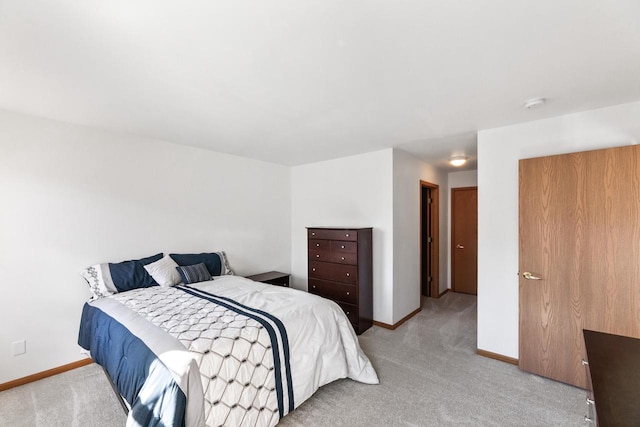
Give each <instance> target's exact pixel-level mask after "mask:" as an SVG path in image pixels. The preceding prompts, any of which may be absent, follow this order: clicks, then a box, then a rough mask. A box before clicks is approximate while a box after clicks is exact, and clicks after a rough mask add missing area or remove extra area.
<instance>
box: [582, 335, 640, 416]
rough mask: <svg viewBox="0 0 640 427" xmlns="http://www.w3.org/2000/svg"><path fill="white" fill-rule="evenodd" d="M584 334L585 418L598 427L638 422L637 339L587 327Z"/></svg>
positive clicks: (639, 342) (639, 370)
mask: <svg viewBox="0 0 640 427" xmlns="http://www.w3.org/2000/svg"><path fill="white" fill-rule="evenodd" d="M583 334H584V342H585V346H586V349H587V359H588V361H587V362H583V363H585V364H586V367H587V374H588V378H590V380H591V382H590V385H591V390H590V392H589V396H588V397H587V402H588V403H589V410H590V413H589V415H588V416H586V417H585V421H588V422H590V423H591V424H595V425H598V426H600V427H609V426H614V427H623V426H639V425H640V405H638V395H640V339H637V338H631V337H625V336H620V335H613V334H606V333H603V332H596V331H590V330H586V329H585V330H583ZM594 404H595V405H594ZM594 406H595V413H594V412H593V409H594Z"/></svg>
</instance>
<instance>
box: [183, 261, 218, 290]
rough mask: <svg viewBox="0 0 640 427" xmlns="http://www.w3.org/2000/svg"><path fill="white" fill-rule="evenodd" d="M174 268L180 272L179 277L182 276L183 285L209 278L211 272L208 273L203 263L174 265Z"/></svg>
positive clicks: (204, 280)
mask: <svg viewBox="0 0 640 427" xmlns="http://www.w3.org/2000/svg"><path fill="white" fill-rule="evenodd" d="M176 270H178V273H180V277H182V281H183V282H184V284H185V285H188V284H189V283H197V282H206V281H207V280H211V274H210V273H209V270H208V269H207V266H206V265H204V264H203V263H200V264H196V265H185V266H182V267H176Z"/></svg>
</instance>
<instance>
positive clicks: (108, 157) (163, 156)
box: [0, 111, 376, 383]
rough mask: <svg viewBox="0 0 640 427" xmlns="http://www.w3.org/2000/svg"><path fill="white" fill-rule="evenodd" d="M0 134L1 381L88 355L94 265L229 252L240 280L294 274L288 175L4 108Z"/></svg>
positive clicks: (285, 170)
mask: <svg viewBox="0 0 640 427" xmlns="http://www.w3.org/2000/svg"><path fill="white" fill-rule="evenodd" d="M0 136H1V137H0V199H1V200H2V209H0V271H1V272H2V281H1V282H0V290H1V292H2V297H1V298H0V324H1V325H2V327H1V328H0V383H3V382H6V381H10V380H13V379H16V378H21V377H24V376H26V375H30V374H33V373H36V372H41V371H44V370H47V369H50V368H53V367H57V366H61V365H64V364H66V363H70V362H73V361H76V360H79V359H81V358H82V356H81V355H80V353H79V347H78V346H77V344H76V342H77V331H78V325H79V320H80V314H81V310H82V305H83V302H84V301H85V300H86V299H87V298H88V297H89V292H88V287H87V285H86V284H85V282H84V280H83V279H82V278H81V277H80V276H79V274H78V273H79V271H80V270H81V269H82V268H84V267H87V266H89V265H91V264H94V263H98V262H107V261H121V260H125V259H131V258H138V257H143V256H148V255H152V254H154V253H157V252H165V253H168V252H173V251H175V252H198V251H213V250H225V251H227V254H228V256H229V260H230V262H231V264H232V267H233V268H235V270H236V271H237V272H238V273H239V274H249V273H257V272H261V271H268V270H272V269H279V270H282V271H289V269H290V262H291V259H290V250H291V239H290V237H291V236H290V230H291V217H290V173H289V168H287V167H283V166H278V165H274V164H269V163H264V162H259V161H254V160H248V159H244V158H240V157H235V156H230V155H224V154H219V153H214V152H210V151H205V150H201V149H196V148H190V147H185V146H181V145H175V144H170V143H165V142H158V141H151V140H147V139H142V138H135V137H127V136H122V135H117V134H112V133H109V132H102V131H98V130H95V129H90V128H84V127H78V126H73V125H68V124H63V123H59V122H54V121H48V120H42V119H37V118H33V117H28V116H24V115H19V114H13V113H8V112H2V111H0ZM374 225H376V224H374ZM20 339H26V340H27V353H26V354H24V355H21V356H12V355H11V342H13V341H17V340H20Z"/></svg>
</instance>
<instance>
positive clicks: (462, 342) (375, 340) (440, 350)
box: [0, 293, 586, 427]
mask: <svg viewBox="0 0 640 427" xmlns="http://www.w3.org/2000/svg"><path fill="white" fill-rule="evenodd" d="M360 343H361V345H362V348H363V349H364V350H365V352H366V353H367V354H368V355H369V357H370V358H371V361H372V363H373V365H374V367H375V368H376V370H377V371H378V375H379V377H380V381H381V383H380V384H379V385H375V386H372V385H364V384H359V383H356V382H355V381H351V380H340V381H336V382H334V383H331V384H328V385H326V386H324V387H322V388H321V389H320V390H318V392H317V393H316V394H315V395H314V396H313V397H311V398H310V399H309V400H308V401H307V402H305V403H303V404H302V405H301V406H300V407H299V408H298V409H296V410H295V411H294V412H293V413H291V414H289V415H287V416H286V417H285V418H284V419H282V421H281V422H280V424H279V426H283V427H293V426H305V427H307V426H317V427H324V426H326V427H335V426H363V427H364V426H583V425H584V421H583V415H584V413H585V411H586V404H585V392H584V391H582V390H580V389H577V388H574V387H571V386H568V385H565V384H561V383H558V382H555V381H551V380H547V379H544V378H541V377H538V376H535V375H531V374H527V373H524V372H521V371H520V370H518V368H517V367H516V366H512V365H509V364H506V363H503V362H499V361H496V360H492V359H487V358H484V357H481V356H477V355H476V354H475V349H476V298H475V297H474V296H470V295H463V294H455V293H448V294H446V295H445V296H444V297H442V298H440V299H438V300H434V299H425V300H424V308H423V310H422V312H420V313H419V314H418V315H417V316H415V317H413V318H412V319H411V320H409V321H408V322H406V323H405V324H404V325H402V326H400V327H399V328H398V329H396V330H395V331H389V330H386V329H382V328H378V327H375V326H374V327H373V328H371V329H370V330H368V331H367V332H365V333H364V334H363V335H361V336H360ZM124 424H125V417H124V414H123V413H122V409H121V407H120V405H119V404H118V402H117V400H116V399H115V397H114V396H113V392H112V391H111V389H110V386H109V385H108V383H107V381H106V379H105V378H104V374H103V373H102V371H101V370H100V369H99V368H98V367H96V366H95V365H91V366H87V367H84V368H80V369H76V370H75V371H71V372H68V373H65V374H61V375H57V376H55V377H52V378H48V379H45V380H42V381H38V382H37V383H33V384H28V385H25V386H22V387H18V388H15V389H12V390H8V391H5V392H2V393H0V426H5V425H6V426H36V427H40V426H42V427H45V426H46V427H49V426H60V427H62V426H65V427H66V426H95V427H102V426H104V427H113V426H124Z"/></svg>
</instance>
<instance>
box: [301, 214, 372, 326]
mask: <svg viewBox="0 0 640 427" xmlns="http://www.w3.org/2000/svg"><path fill="white" fill-rule="evenodd" d="M371 234H372V229H371V228H326V227H315V228H307V238H308V239H307V241H308V259H309V292H310V293H312V294H316V295H320V296H322V297H324V298H328V299H331V300H333V301H335V302H336V303H337V304H338V305H339V306H340V307H342V309H343V310H344V312H345V314H346V315H347V317H348V318H349V321H350V322H351V324H352V325H353V329H354V330H355V331H356V333H357V334H358V335H359V334H361V333H363V332H364V331H366V330H367V329H369V328H370V327H371V325H372V324H373V264H372V239H371V237H372V236H371Z"/></svg>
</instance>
